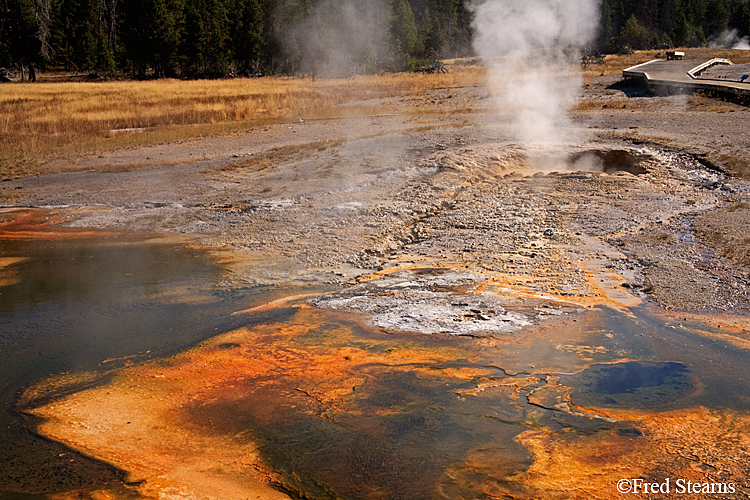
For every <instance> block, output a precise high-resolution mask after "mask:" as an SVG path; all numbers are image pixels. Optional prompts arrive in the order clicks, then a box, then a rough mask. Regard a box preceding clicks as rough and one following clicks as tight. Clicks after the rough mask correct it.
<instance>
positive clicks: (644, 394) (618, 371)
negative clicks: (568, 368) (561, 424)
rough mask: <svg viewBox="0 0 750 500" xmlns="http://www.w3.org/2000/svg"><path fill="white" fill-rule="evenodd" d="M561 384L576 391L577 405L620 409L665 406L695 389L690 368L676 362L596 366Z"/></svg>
mask: <svg viewBox="0 0 750 500" xmlns="http://www.w3.org/2000/svg"><path fill="white" fill-rule="evenodd" d="M560 381H561V382H562V383H563V384H565V385H568V386H571V387H574V388H575V393H574V394H573V402H574V403H576V404H580V405H585V406H604V407H620V408H654V407H658V406H664V405H667V404H670V403H673V402H674V401H677V400H679V399H682V398H684V397H686V396H688V395H689V394H690V393H691V392H692V391H693V390H694V388H695V385H694V384H693V382H692V380H691V379H690V373H689V371H688V369H687V367H686V366H685V365H683V364H682V363H675V362H662V363H659V362H645V361H627V362H624V363H613V364H606V365H593V366H590V367H589V368H586V369H585V370H583V371H581V372H579V373H577V374H575V375H572V376H563V377H561V379H560Z"/></svg>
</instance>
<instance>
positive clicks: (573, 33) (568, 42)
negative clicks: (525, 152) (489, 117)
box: [471, 0, 599, 145]
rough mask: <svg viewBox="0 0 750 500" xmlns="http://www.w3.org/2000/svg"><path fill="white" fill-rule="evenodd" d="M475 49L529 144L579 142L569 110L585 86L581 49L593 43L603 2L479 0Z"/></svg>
mask: <svg viewBox="0 0 750 500" xmlns="http://www.w3.org/2000/svg"><path fill="white" fill-rule="evenodd" d="M471 7H472V10H473V12H474V24H473V27H474V48H475V50H476V51H477V53H478V54H479V55H480V56H481V57H482V59H483V60H484V61H485V63H486V64H487V65H488V66H489V68H490V70H489V79H490V80H489V84H490V90H491V93H492V94H493V95H494V98H495V99H496V105H497V107H498V108H499V111H501V112H502V113H509V115H510V117H511V120H512V126H513V131H514V133H515V134H514V135H515V138H516V139H518V140H519V141H521V142H522V143H523V144H539V143H556V144H562V145H565V144H569V143H570V142H572V141H573V140H576V139H577V137H576V134H575V133H574V132H573V129H574V127H573V126H572V123H571V120H570V117H569V115H568V110H569V108H570V107H571V106H573V105H574V104H575V102H576V100H577V94H578V93H579V92H580V89H581V85H582V75H581V71H580V69H579V68H580V66H579V65H578V64H577V63H578V61H579V57H580V49H581V48H583V47H584V46H586V45H587V44H589V43H590V42H591V41H593V39H594V37H595V35H596V29H597V25H598V20H599V0H475V1H474V2H473V3H472V4H471Z"/></svg>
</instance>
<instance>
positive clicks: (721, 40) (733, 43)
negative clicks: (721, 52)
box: [709, 29, 750, 50]
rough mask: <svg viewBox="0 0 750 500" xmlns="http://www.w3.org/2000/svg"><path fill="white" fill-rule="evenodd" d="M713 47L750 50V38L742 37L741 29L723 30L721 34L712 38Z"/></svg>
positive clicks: (710, 43) (711, 45)
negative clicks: (740, 34)
mask: <svg viewBox="0 0 750 500" xmlns="http://www.w3.org/2000/svg"><path fill="white" fill-rule="evenodd" d="M709 47H711V48H721V49H736V50H750V40H748V38H747V37H740V36H739V30H736V29H733V30H726V31H722V32H721V33H720V34H719V35H717V36H716V37H714V38H712V39H711V40H710V42H709Z"/></svg>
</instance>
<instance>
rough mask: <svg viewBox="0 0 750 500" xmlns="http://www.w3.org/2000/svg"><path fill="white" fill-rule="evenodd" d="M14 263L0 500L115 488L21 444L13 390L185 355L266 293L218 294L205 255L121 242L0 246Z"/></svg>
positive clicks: (2, 389)
mask: <svg viewBox="0 0 750 500" xmlns="http://www.w3.org/2000/svg"><path fill="white" fill-rule="evenodd" d="M13 257H20V258H25V260H22V261H20V262H18V263H16V264H14V265H12V266H10V267H8V268H6V269H4V270H0V273H1V274H2V275H3V276H6V277H8V279H6V280H4V281H3V280H0V285H2V284H4V285H5V286H0V381H2V382H1V384H2V385H0V402H2V407H1V408H0V442H1V443H2V454H3V456H2V459H1V460H0V496H2V495H4V494H3V493H2V491H6V492H7V491H9V490H15V491H26V492H45V491H57V490H68V489H72V488H80V487H94V486H95V485H97V484H102V483H103V484H106V483H111V482H116V481H119V480H120V479H121V478H122V474H121V473H119V472H118V471H116V470H114V469H112V468H110V467H107V466H105V465H103V464H101V463H98V462H95V461H93V460H90V459H87V458H86V457H83V456H81V455H78V454H75V453H72V452H71V451H70V450H68V449H66V448H65V447H63V446H61V445H57V444H55V443H51V442H48V441H45V440H42V439H40V438H37V437H36V436H33V435H31V434H29V433H28V431H27V430H26V426H27V422H25V421H24V420H23V419H22V417H21V416H20V415H18V414H17V413H16V412H15V411H14V410H13V408H12V404H13V400H14V398H15V397H16V393H17V391H18V390H19V388H21V387H22V386H24V385H26V384H29V383H31V382H33V381H35V380H38V379H40V378H42V377H45V376H48V375H50V374H56V373H60V372H74V371H88V370H106V369H112V368H116V367H117V366H121V365H122V364H123V362H137V361H140V360H144V359H147V358H149V357H152V356H162V355H168V354H171V353H174V352H177V351H179V350H182V349H185V348H187V347H189V346H191V345H194V344H195V343H197V342H199V341H201V340H203V339H205V338H207V337H209V336H211V335H213V334H216V333H218V332H221V331H226V330H227V329H230V328H232V327H235V326H237V325H238V319H237V318H233V317H232V316H231V313H232V312H233V311H235V310H237V309H240V308H242V307H246V306H247V304H248V303H252V301H253V297H254V296H257V295H261V294H263V292H264V290H263V289H256V290H233V291H227V290H225V289H222V288H221V287H219V286H218V285H217V283H218V281H219V280H220V278H221V272H222V270H221V268H220V267H219V266H218V265H217V264H215V263H214V262H213V261H212V260H211V259H210V258H209V257H208V255H207V254H206V253H205V252H201V251H198V250H192V249H190V248H186V247H184V246H181V245H175V244H158V243H154V242H148V241H144V239H143V238H137V237H130V236H123V235H119V236H118V235H111V234H110V235H102V236H101V237H89V238H83V239H58V240H45V239H11V240H4V239H0V258H6V259H8V261H10V258H13ZM14 260H18V259H14ZM7 494H8V495H9V494H10V493H7ZM16 497H17V496H16Z"/></svg>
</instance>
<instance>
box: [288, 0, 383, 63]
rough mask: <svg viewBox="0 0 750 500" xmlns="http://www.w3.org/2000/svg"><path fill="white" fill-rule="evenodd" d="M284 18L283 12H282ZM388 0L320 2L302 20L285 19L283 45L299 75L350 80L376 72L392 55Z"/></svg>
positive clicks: (325, 0)
mask: <svg viewBox="0 0 750 500" xmlns="http://www.w3.org/2000/svg"><path fill="white" fill-rule="evenodd" d="M279 15H283V12H281V13H279ZM388 20H389V10H388V4H387V3H386V1H385V0H320V1H318V2H316V3H315V5H314V6H313V7H311V8H310V9H309V10H308V11H307V12H305V13H304V15H302V16H301V18H298V19H293V20H289V19H285V20H284V21H285V22H287V23H289V24H288V25H287V26H286V27H285V28H284V29H283V32H284V33H283V42H282V43H283V46H284V49H285V52H286V53H287V55H288V57H290V58H291V59H297V60H298V61H299V66H297V67H296V68H295V70H296V71H297V72H302V73H307V74H313V75H319V76H324V77H328V76H337V77H346V76H352V75H355V74H361V73H374V72H375V71H376V70H377V68H378V66H379V65H380V64H381V63H382V62H383V60H384V59H386V58H387V56H388V44H387V42H388V37H387V33H388Z"/></svg>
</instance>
